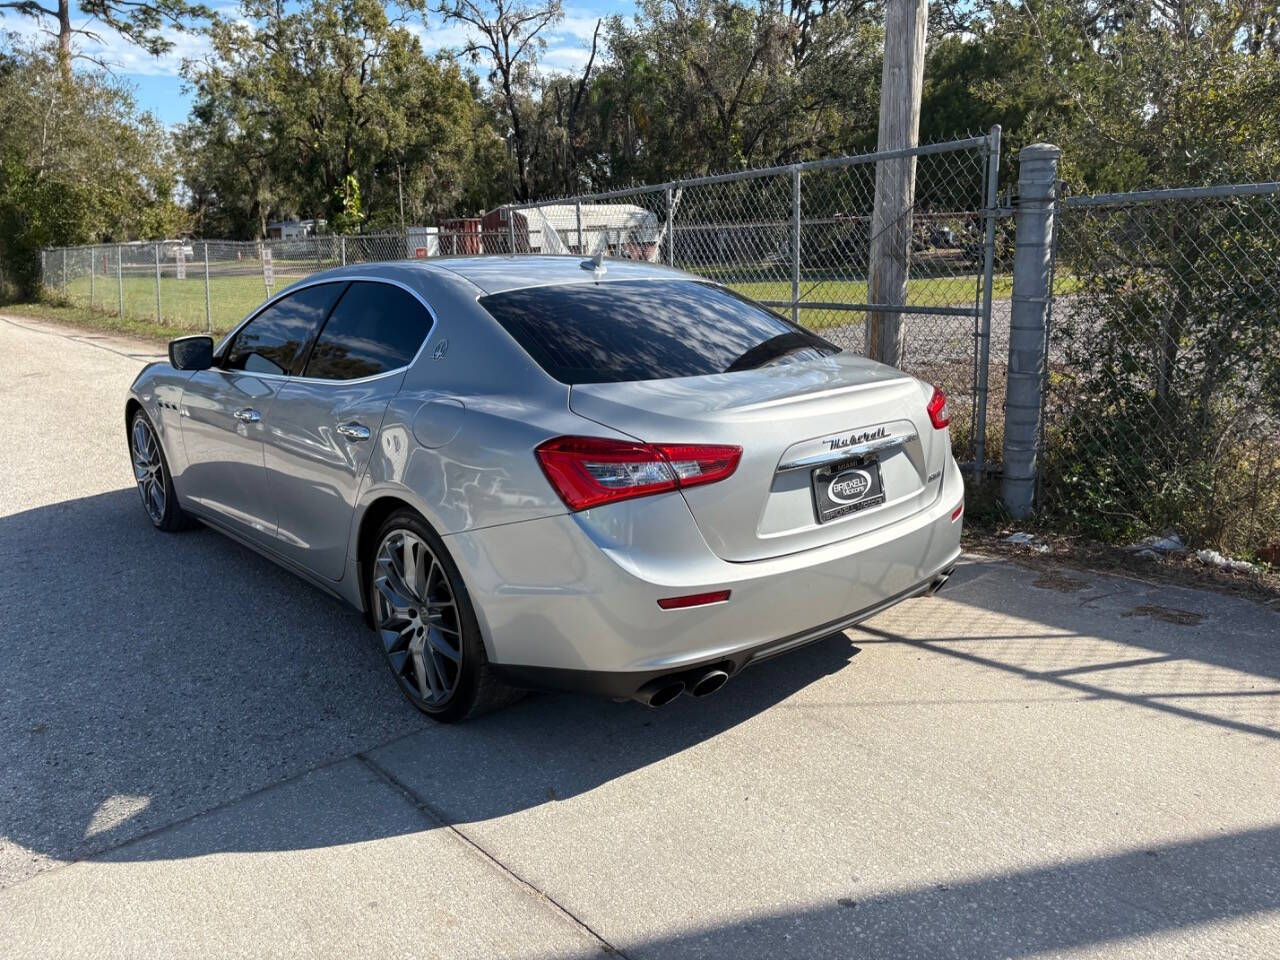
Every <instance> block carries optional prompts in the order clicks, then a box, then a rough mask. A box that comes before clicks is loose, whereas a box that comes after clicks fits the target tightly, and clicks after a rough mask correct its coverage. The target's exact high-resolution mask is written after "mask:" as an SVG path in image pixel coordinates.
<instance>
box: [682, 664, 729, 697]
mask: <svg viewBox="0 0 1280 960" xmlns="http://www.w3.org/2000/svg"><path fill="white" fill-rule="evenodd" d="M728 681H729V674H727V673H725V672H724V671H723V670H708V671H707V672H706V673H704V674H703V675H702V676H700V677H699V678H698V679H697V680H695V681H694V682H693V686H692V687H690V688H689V694H690V695H691V696H694V697H708V696H710V695H711V694H713V693H715V692H716V691H717V690H719V689H720V688H721V687H723V686H724V685H725V684H726V683H727V682H728Z"/></svg>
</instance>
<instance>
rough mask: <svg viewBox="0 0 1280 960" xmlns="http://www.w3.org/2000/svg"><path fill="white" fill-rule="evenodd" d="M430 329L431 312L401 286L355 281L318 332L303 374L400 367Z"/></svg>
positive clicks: (362, 373)
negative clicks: (318, 334)
mask: <svg viewBox="0 0 1280 960" xmlns="http://www.w3.org/2000/svg"><path fill="white" fill-rule="evenodd" d="M430 329H431V315H430V314H429V313H427V311H426V308H424V307H423V306H422V303H421V302H419V301H418V300H417V299H416V298H415V297H413V296H412V295H411V294H409V293H408V292H407V291H405V290H402V289H400V288H399V287H395V286H392V285H391V284H389V283H365V282H361V281H359V280H357V281H355V282H354V283H352V284H351V286H350V288H349V289H348V290H347V292H346V293H345V294H344V295H343V297H342V299H341V300H339V301H338V305H337V306H336V307H335V308H334V310H333V313H332V314H331V315H330V317H329V322H328V323H326V324H325V325H324V329H323V330H321V331H320V336H319V338H317V340H316V345H315V348H314V349H313V350H312V351H311V358H310V359H309V360H308V361H307V368H306V370H305V371H303V376H306V377H317V378H320V379H324V380H355V379H358V378H359V377H372V376H376V375H377V374H379V373H385V372H387V371H388V370H395V369H397V368H399V367H403V366H406V365H407V364H408V363H409V361H410V360H412V359H413V358H414V356H416V355H417V353H418V348H419V347H421V346H422V341H423V340H424V339H426V336H427V332H428V331H429V330H430Z"/></svg>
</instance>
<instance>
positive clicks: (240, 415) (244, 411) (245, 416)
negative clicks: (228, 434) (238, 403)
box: [232, 407, 262, 423]
mask: <svg viewBox="0 0 1280 960" xmlns="http://www.w3.org/2000/svg"><path fill="white" fill-rule="evenodd" d="M232 416H234V417H235V418H236V419H237V420H239V421H240V422H241V423H257V422H258V421H259V420H261V419H262V414H260V413H259V412H258V411H257V410H255V409H253V407H241V408H240V409H239V410H237V411H236V412H235V413H234V414H232Z"/></svg>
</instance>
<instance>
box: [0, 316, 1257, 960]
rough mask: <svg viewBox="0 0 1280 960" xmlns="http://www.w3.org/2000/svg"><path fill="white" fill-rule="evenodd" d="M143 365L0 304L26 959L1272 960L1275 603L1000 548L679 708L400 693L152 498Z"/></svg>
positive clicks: (286, 584) (3, 769)
mask: <svg viewBox="0 0 1280 960" xmlns="http://www.w3.org/2000/svg"><path fill="white" fill-rule="evenodd" d="M148 352H149V349H148V348H146V347H139V346H138V345H133V344H128V343H123V342H118V341H114V340H110V339H107V338H94V337H85V336H79V337H71V336H67V335H66V334H65V333H63V332H61V331H59V330H57V329H55V328H53V327H50V326H48V325H44V324H38V323H34V322H31V321H19V322H11V321H5V320H0V400H2V401H3V409H4V411H5V414H6V417H5V419H6V424H7V427H8V436H7V437H6V438H5V443H4V459H3V477H4V480H3V483H0V573H2V576H0V887H3V889H0V945H3V946H0V955H3V956H4V957H6V958H17V957H79V956H85V957H89V956H94V957H113V958H116V957H131V956H139V957H169V956H246V957H261V956H281V957H313V956H314V957H330V956H341V957H349V956H355V955H369V956H379V957H381V956H405V957H442V958H443V957H450V958H452V957H494V956H504V957H519V958H542V957H547V958H550V957H570V956H571V957H579V956H592V955H613V954H621V955H624V956H626V957H632V958H672V957H708V956H717V957H718V956H724V957H735V958H736V957H793V956H794V957H869V958H877V960H878V958H896V957H921V958H934V957H957V958H966V960H988V958H989V960H996V958H1003V957H1030V956H1037V957H1040V956H1073V957H1080V956H1090V957H1092V956H1100V957H1150V958H1160V960H1168V958H1171V957H1187V958H1198V960H1199V958H1209V957H1257V958H1273V957H1276V956H1277V955H1280V946H1278V945H1280V616H1277V614H1276V613H1275V612H1273V611H1269V610H1267V609H1265V608H1263V607H1260V606H1257V605H1254V604H1252V603H1250V602H1247V601H1242V600H1238V599H1233V598H1229V597H1225V596H1221V595H1218V594H1213V593H1204V592H1198V591H1193V590H1185V589H1175V588H1169V587H1153V586H1148V585H1145V584H1142V583H1139V582H1136V581H1131V580H1124V579H1119V578H1114V577H1104V576H1094V575H1088V574H1082V573H1077V572H1073V571H1066V570H1064V571H1061V572H1059V573H1049V574H1045V573H1039V572H1035V571H1031V570H1028V569H1024V568H1022V567H1019V566H1016V565H1013V564H1010V563H1007V562H997V561H993V560H987V559H982V558H969V559H967V560H966V562H965V563H964V564H963V566H962V567H961V569H960V571H959V573H958V574H957V576H956V577H955V578H954V579H953V580H952V584H951V586H949V587H948V589H947V590H946V591H945V592H944V593H943V594H942V595H941V596H939V597H936V598H932V599H917V600H912V601H909V602H907V603H904V604H902V605H901V606H899V607H898V608H896V609H894V610H892V611H890V612H889V613H886V614H884V615H882V616H879V617H877V618H875V619H874V620H872V621H871V622H869V623H868V624H866V625H865V626H864V627H862V628H859V629H856V630H852V631H850V632H849V633H848V634H842V635H838V636H833V637H831V638H829V639H828V640H825V641H823V642H820V643H818V644H815V645H813V646H811V647H808V648H806V649H804V650H802V651H799V652H796V653H793V654H791V655H789V656H787V657H785V658H779V659H777V660H774V661H772V662H770V663H767V664H763V665H761V666H759V667H755V668H753V669H751V670H749V671H747V672H746V673H744V674H743V675H742V676H741V677H739V678H737V679H735V680H734V681H733V682H732V683H731V684H730V685H729V686H727V687H726V688H725V690H724V691H723V692H721V693H719V694H717V695H716V696H714V697H712V698H710V699H707V700H702V701H693V700H690V699H689V698H683V699H682V700H680V701H677V702H676V703H675V704H673V705H671V706H669V707H666V708H664V709H662V710H658V711H650V710H646V709H644V708H643V707H640V706H638V705H636V704H613V703H608V702H597V701H594V700H589V699H582V698H576V697H569V696H551V695H539V696H531V697H529V698H527V699H526V700H524V701H522V702H521V703H519V704H518V705H516V706H515V707H512V708H510V709H507V710H505V711H503V712H500V713H497V714H493V715H490V716H488V717H485V718H483V719H481V720H479V721H478V722H474V723H470V724H466V725H463V726H459V727H438V726H433V725H431V724H430V723H428V722H427V721H425V720H424V719H422V718H421V717H420V716H419V715H418V714H417V713H416V712H415V711H413V710H412V709H411V708H410V707H408V706H407V705H405V704H404V703H403V702H402V701H401V699H400V696H399V694H398V693H397V691H396V689H395V687H394V685H393V682H392V680H391V678H390V676H389V674H388V673H387V671H386V669H385V668H384V666H383V665H382V663H381V661H380V656H379V654H378V652H377V650H376V648H375V645H374V640H373V637H372V634H371V633H369V632H368V631H366V630H365V628H364V627H363V625H362V623H361V621H360V618H359V617H358V616H357V615H356V614H355V613H354V612H352V611H349V610H347V609H345V608H343V607H342V606H341V605H339V604H338V603H337V602H336V601H333V600H331V599H329V598H328V597H326V596H324V595H322V594H320V593H318V592H317V591H315V590H313V589H311V588H309V587H307V586H305V585H304V584H302V583H301V582H300V581H298V580H295V579H294V578H293V577H291V576H290V575H289V574H286V573H284V572H283V571H281V570H278V569H277V568H275V567H274V566H272V565H271V564H270V563H268V562H266V561H264V560H262V559H260V558H258V557H257V556H256V555H254V554H252V553H250V552H248V551H246V550H244V549H242V548H241V547H239V546H237V545H235V544H233V543H231V542H230V541H228V540H225V539H224V538H222V537H220V536H218V535H217V534H214V533H212V532H209V531H204V530H201V531H194V532H191V533H188V534H180V535H165V534H160V533H156V532H154V531H153V530H152V529H151V528H150V526H149V525H148V524H147V523H146V521H145V519H144V517H143V514H142V511H141V508H140V506H139V504H138V502H137V494H136V492H135V491H134V489H133V488H132V487H131V486H129V485H128V484H129V482H130V473H129V466H128V459H127V455H126V451H125V445H124V428H123V420H122V414H121V402H122V398H123V395H124V391H125V389H126V387H127V385H128V383H129V381H130V380H131V378H132V377H133V375H134V373H135V372H136V371H137V369H138V367H139V366H140V365H141V363H142V362H143V361H144V360H145V359H146V356H145V355H146V354H147V353H148Z"/></svg>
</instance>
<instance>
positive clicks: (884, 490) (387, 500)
mask: <svg viewBox="0 0 1280 960" xmlns="http://www.w3.org/2000/svg"><path fill="white" fill-rule="evenodd" d="M125 422H126V428H127V435H128V441H129V448H130V453H131V455H132V460H133V466H134V474H135V477H136V479H137V483H138V490H139V492H140V493H141V496H142V505H143V507H144V508H145V510H146V514H147V516H148V517H149V518H150V520H151V522H152V523H153V524H154V525H155V526H156V527H158V528H159V529H161V530H177V529H180V528H182V527H184V526H187V525H189V524H191V523H192V522H194V521H196V520H199V521H201V522H203V523H205V524H208V525H209V526H211V527H214V528H216V529H218V530H220V531H222V532H223V533H225V534H227V535H228V536H231V537H233V538H235V539H236V540H238V541H240V542H242V543H244V544H245V545H246V546H249V547H251V548H252V549H254V550H257V551H259V552H261V553H263V554H265V555H266V556H268V557H270V558H271V559H272V560H275V561H276V562H278V563H280V564H281V565H283V566H285V567H287V568H288V569H290V570H292V571H294V572H295V573H297V574H299V575H300V576H302V577H303V578H305V579H306V580H308V581H310V582H311V583H313V584H315V585H316V586H319V587H321V588H323V589H325V590H327V591H329V592H330V593H333V594H336V595H337V596H339V597H341V598H342V599H344V600H346V601H347V602H348V603H350V604H352V605H353V606H355V607H356V608H358V609H360V610H361V611H363V612H364V613H365V614H366V616H367V618H368V620H369V623H370V625H371V626H372V627H373V629H374V630H375V631H376V633H377V636H378V637H379V638H380V639H381V643H382V648H383V650H384V651H385V654H386V659H387V663H388V664H389V666H390V668H391V672H392V674H393V676H394V677H395V679H396V681H397V683H398V684H399V686H400V689H401V690H402V691H403V692H404V694H405V695H406V696H407V697H408V698H409V699H410V700H411V701H412V702H413V703H414V705H416V706H417V707H419V708H420V709H422V710H423V711H425V712H426V713H428V714H430V715H431V716H433V717H435V718H437V719H439V720H459V719H462V718H464V717H467V716H470V715H474V714H476V713H478V712H480V711H482V710H484V709H487V708H489V707H492V706H495V705H497V704H501V703H503V702H506V701H507V700H509V699H510V698H511V697H512V696H514V695H515V691H517V690H519V689H523V688H528V687H547V688H556V689H569V690H578V691H584V692H590V693H595V694H600V695H605V696H610V697H615V698H635V699H638V700H640V701H642V702H644V703H648V704H650V705H653V706H659V705H661V704H663V703H667V702H669V701H670V700H672V699H674V698H676V697H678V696H680V695H681V694H682V693H686V692H687V693H690V694H693V695H695V696H703V695H706V694H708V693H711V692H712V691H714V690H716V689H718V688H719V687H720V686H721V685H722V684H724V683H725V681H727V680H728V679H729V678H731V677H732V676H734V675H735V674H736V673H737V672H738V671H740V670H741V669H742V668H744V667H745V666H747V665H748V664H751V663H754V662H756V661H759V660H763V659H765V658H766V657H771V656H774V655H775V654H778V653H781V652H783V651H785V650H789V649H792V648H794V647H797V646H800V645H801V644H804V643H807V642H809V641H812V640H816V639H818V638H820V637H823V636H826V635H828V634H831V633H833V632H835V631H838V630H840V629H842V628H844V627H847V626H849V625H851V624H853V623H856V622H858V621H859V620H861V619H863V618H866V617H868V616H870V615H872V614H873V613H875V612H877V611H879V610H882V609H884V608H885V607H887V606H889V605H891V604H893V603H896V602H898V601H900V600H902V599H904V598H906V597H911V596H915V595H918V594H922V593H927V592H931V591H932V590H935V589H937V588H938V587H939V586H941V585H942V583H943V582H945V580H946V578H947V576H948V575H949V574H950V571H951V569H952V567H953V565H954V564H955V562H956V558H957V556H958V554H959V543H960V526H961V523H960V521H961V515H962V513H963V504H964V500H963V493H964V488H963V483H962V480H961V477H960V473H959V470H958V469H957V467H956V463H955V460H954V459H953V458H952V455H951V445H950V440H949V437H948V433H947V406H946V398H945V397H944V396H943V395H942V394H941V392H939V391H938V390H936V389H934V388H933V387H931V386H929V385H928V384H925V383H922V382H920V381H918V380H916V379H913V378H912V377H909V376H907V375H905V374H903V373H902V372H901V371H898V370H895V369H892V368H890V367H886V366H882V365H880V364H876V363H873V362H870V361H868V360H865V359H862V358H859V357H857V356H853V355H850V354H848V353H844V352H842V351H841V350H839V349H838V348H837V347H835V346H833V345H832V344H830V343H828V342H827V341H825V340H823V339H822V338H821V337H820V336H818V335H816V334H814V333H811V332H809V331H808V330H805V329H803V328H801V327H798V326H796V325H794V324H792V323H790V322H788V321H787V320H784V319H782V318H780V317H778V315H777V314H775V313H773V312H771V311H769V310H767V309H765V308H764V307H762V306H760V305H758V304H756V303H754V302H752V301H750V300H747V299H745V298H743V297H742V296H740V295H738V294H736V293H734V292H732V291H730V290H728V289H726V288H725V287H723V286H720V285H717V284H714V283H709V282H707V281H705V280H700V279H697V278H695V277H691V276H689V275H687V274H684V273H681V272H679V271H675V270H670V269H665V268H662V267H658V266H654V265H648V264H639V263H632V262H628V261H618V262H613V261H603V262H602V261H599V260H596V261H585V262H584V261H582V260H580V259H579V258H576V257H536V256H531V257H515V258H512V257H470V258H458V259H447V260H437V261H430V262H404V263H382V264H365V265H360V266H352V267H345V268H342V269H339V270H331V271H328V272H326V273H321V274H317V275H315V276H312V277H309V278H308V279H306V280H305V281H303V282H301V283H298V284H296V285H294V286H292V287H290V288H288V289H286V290H284V291H282V292H281V293H279V294H278V295H276V296H275V297H273V298H272V299H270V300H268V301H267V302H266V303H265V304H263V305H262V306H261V307H260V308H258V310H256V311H255V312H254V313H253V314H252V315H250V316H249V317H248V319H246V320H245V321H244V322H243V323H241V324H240V325H239V326H238V327H237V328H236V329H235V330H233V331H232V332H231V333H229V334H228V335H227V336H226V337H225V338H223V340H222V342H221V343H219V344H218V345H217V346H216V347H215V345H214V343H213V341H212V340H211V339H210V338H208V337H185V338H182V339H180V340H175V341H173V343H171V344H170V346H169V362H168V363H167V364H166V363H158V364H152V365H150V366H148V367H147V368H146V369H145V370H143V371H142V373H141V374H140V375H139V376H138V379H137V381H136V382H135V383H134V384H133V387H132V389H131V391H130V395H129V398H128V401H127V405H126V408H125Z"/></svg>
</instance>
